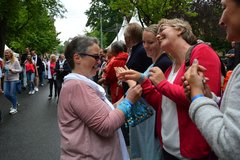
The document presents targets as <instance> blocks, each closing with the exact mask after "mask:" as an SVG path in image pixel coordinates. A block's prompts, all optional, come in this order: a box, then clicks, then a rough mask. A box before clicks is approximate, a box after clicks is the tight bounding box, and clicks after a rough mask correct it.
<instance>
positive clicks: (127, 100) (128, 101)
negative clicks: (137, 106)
mask: <svg viewBox="0 0 240 160" xmlns="http://www.w3.org/2000/svg"><path fill="white" fill-rule="evenodd" d="M125 101H126V102H127V103H129V104H130V105H131V106H132V105H133V103H132V102H131V101H130V100H129V99H127V98H125Z"/></svg>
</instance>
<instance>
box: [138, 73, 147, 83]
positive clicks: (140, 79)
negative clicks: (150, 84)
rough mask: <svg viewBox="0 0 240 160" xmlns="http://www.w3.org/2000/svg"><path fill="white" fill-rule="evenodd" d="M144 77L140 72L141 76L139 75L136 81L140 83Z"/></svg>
mask: <svg viewBox="0 0 240 160" xmlns="http://www.w3.org/2000/svg"><path fill="white" fill-rule="evenodd" d="M144 78H145V75H144V74H143V73H141V76H140V78H139V79H138V80H137V82H138V83H142V82H143V80H144Z"/></svg>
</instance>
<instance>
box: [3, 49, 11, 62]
mask: <svg viewBox="0 0 240 160" xmlns="http://www.w3.org/2000/svg"><path fill="white" fill-rule="evenodd" d="M4 57H5V60H6V61H8V60H10V59H12V57H13V54H12V52H11V51H10V50H5V51H4Z"/></svg>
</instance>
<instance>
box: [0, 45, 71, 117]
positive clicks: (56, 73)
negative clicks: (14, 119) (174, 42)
mask: <svg viewBox="0 0 240 160" xmlns="http://www.w3.org/2000/svg"><path fill="white" fill-rule="evenodd" d="M0 68H1V69H0V79H1V80H2V79H3V81H0V84H1V85H0V94H4V96H5V97H6V98H7V100H9V101H10V103H11V106H10V112H9V113H10V114H16V113H17V112H18V111H17V107H18V106H19V105H20V104H19V103H18V100H17V93H21V91H22V90H26V89H27V90H28V94H29V95H33V94H35V92H38V91H39V84H40V85H41V86H44V84H47V83H46V82H45V79H48V83H49V96H48V99H51V98H52V90H53V85H54V91H55V92H54V97H58V95H59V93H60V90H61V86H62V82H63V77H64V76H65V75H67V74H68V73H70V72H71V69H70V67H69V65H68V63H67V61H66V60H65V56H64V54H61V55H60V56H59V58H58V60H57V57H56V55H55V54H52V55H51V56H50V58H49V60H48V59H47V57H43V56H38V55H37V54H36V51H35V50H32V51H31V52H30V49H29V48H28V47H27V48H26V49H25V53H23V54H22V55H20V56H19V57H16V56H15V55H14V53H13V51H12V50H11V49H6V50H5V51H4V58H3V59H1V60H0Z"/></svg>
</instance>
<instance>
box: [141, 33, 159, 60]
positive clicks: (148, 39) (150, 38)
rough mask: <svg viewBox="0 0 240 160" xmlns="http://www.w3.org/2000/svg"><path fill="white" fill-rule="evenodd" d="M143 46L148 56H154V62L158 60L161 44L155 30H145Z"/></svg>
mask: <svg viewBox="0 0 240 160" xmlns="http://www.w3.org/2000/svg"><path fill="white" fill-rule="evenodd" d="M143 46H144V48H145V50H146V52H147V56H148V57H150V58H152V60H153V62H155V61H156V60H157V57H158V56H159V54H160V53H161V49H160V45H159V43H158V41H157V38H156V36H155V34H154V33H153V32H149V31H144V32H143Z"/></svg>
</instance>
